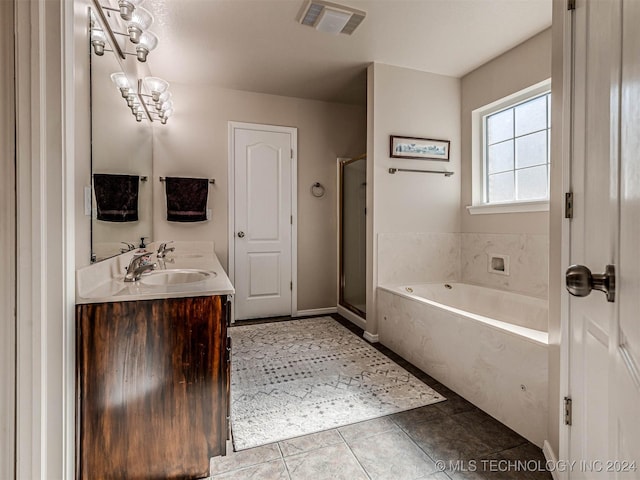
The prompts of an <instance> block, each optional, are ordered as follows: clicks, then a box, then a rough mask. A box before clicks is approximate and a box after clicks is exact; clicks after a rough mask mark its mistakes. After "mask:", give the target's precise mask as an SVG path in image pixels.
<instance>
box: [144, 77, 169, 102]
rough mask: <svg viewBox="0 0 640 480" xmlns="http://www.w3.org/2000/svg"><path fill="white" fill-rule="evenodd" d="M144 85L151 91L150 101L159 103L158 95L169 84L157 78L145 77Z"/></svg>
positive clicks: (164, 90) (166, 88)
mask: <svg viewBox="0 0 640 480" xmlns="http://www.w3.org/2000/svg"><path fill="white" fill-rule="evenodd" d="M144 84H145V85H146V87H147V88H148V89H149V90H150V91H151V99H152V100H153V101H154V102H156V103H157V102H159V101H160V95H162V94H163V93H165V92H166V91H167V90H168V88H169V82H167V81H166V80H163V79H161V78H158V77H145V79H144Z"/></svg>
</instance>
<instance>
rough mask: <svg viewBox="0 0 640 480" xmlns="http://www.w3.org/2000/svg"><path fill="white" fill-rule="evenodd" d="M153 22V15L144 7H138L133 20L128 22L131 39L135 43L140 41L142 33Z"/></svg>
mask: <svg viewBox="0 0 640 480" xmlns="http://www.w3.org/2000/svg"><path fill="white" fill-rule="evenodd" d="M152 23H153V15H151V13H150V12H149V10H146V9H144V8H142V7H138V8H136V9H135V10H134V12H133V15H131V20H129V21H128V23H127V31H128V32H129V39H130V40H131V41H132V42H133V43H135V44H138V43H140V37H141V36H142V33H143V32H144V31H145V30H146V29H148V28H149V27H150V26H151V24H152Z"/></svg>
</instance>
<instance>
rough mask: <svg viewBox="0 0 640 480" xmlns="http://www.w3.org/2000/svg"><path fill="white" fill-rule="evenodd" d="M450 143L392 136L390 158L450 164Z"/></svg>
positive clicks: (431, 139)
mask: <svg viewBox="0 0 640 480" xmlns="http://www.w3.org/2000/svg"><path fill="white" fill-rule="evenodd" d="M450 143H451V142H450V141H449V140H436V139H433V138H419V137H402V136H399V135H390V138H389V156H390V157H391V158H412V159H418V160H440V161H443V162H448V161H449V145H450Z"/></svg>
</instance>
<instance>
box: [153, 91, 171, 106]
mask: <svg viewBox="0 0 640 480" xmlns="http://www.w3.org/2000/svg"><path fill="white" fill-rule="evenodd" d="M170 98H171V92H170V91H168V90H167V91H165V92H164V93H163V94H162V95H160V96H159V97H158V102H157V105H156V107H158V108H160V107H161V106H162V104H163V103H164V102H166V101H167V100H169V99H170Z"/></svg>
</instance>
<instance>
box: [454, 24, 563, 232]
mask: <svg viewBox="0 0 640 480" xmlns="http://www.w3.org/2000/svg"><path fill="white" fill-rule="evenodd" d="M550 77H551V29H550V28H549V29H547V30H544V31H543V32H541V33H539V34H538V35H536V36H534V37H532V38H530V39H529V40H527V41H526V42H524V43H521V44H520V45H518V46H517V47H514V48H513V49H511V50H509V51H508V52H506V53H504V54H503V55H500V56H499V57H497V58H495V59H493V60H492V61H490V62H488V63H486V64H484V65H483V66H481V67H479V68H477V69H476V70H474V71H473V72H471V73H469V74H467V75H465V76H464V77H463V78H462V110H461V125H462V175H461V176H462V205H461V212H462V213H461V221H462V223H461V231H462V232H476V233H528V234H546V233H547V230H548V226H549V225H548V223H549V222H548V218H549V214H548V212H534V213H509V214H504V213H503V214H493V215H470V214H469V212H468V211H467V209H466V208H465V207H466V206H468V205H471V140H472V138H471V112H472V111H473V110H475V109H477V108H480V107H483V106H485V105H487V104H489V103H492V102H494V101H496V100H499V99H501V98H503V97H506V96H507V95H510V94H512V93H515V92H517V91H519V90H522V89H524V88H526V87H529V86H531V85H535V84H536V83H538V82H541V81H543V80H546V79H548V78H550Z"/></svg>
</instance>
